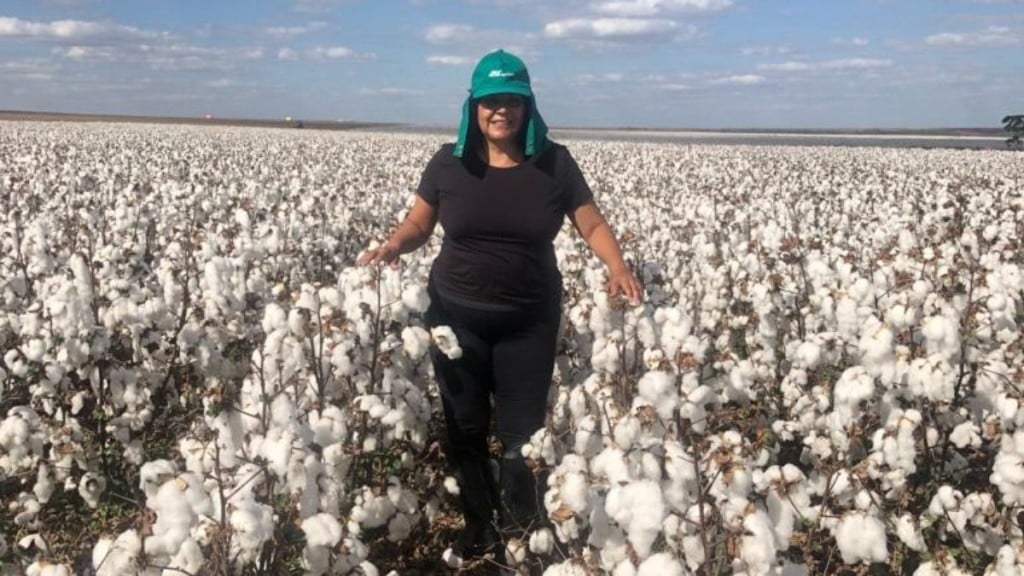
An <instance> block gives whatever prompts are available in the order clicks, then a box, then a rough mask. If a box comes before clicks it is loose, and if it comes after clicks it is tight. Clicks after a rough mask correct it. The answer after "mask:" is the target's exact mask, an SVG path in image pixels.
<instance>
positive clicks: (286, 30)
mask: <svg viewBox="0 0 1024 576" xmlns="http://www.w3.org/2000/svg"><path fill="white" fill-rule="evenodd" d="M306 32H309V29H308V28H306V27H305V26H272V27H270V28H267V34H269V35H271V36H274V37H275V38H290V37H292V36H302V35H303V34H305V33H306Z"/></svg>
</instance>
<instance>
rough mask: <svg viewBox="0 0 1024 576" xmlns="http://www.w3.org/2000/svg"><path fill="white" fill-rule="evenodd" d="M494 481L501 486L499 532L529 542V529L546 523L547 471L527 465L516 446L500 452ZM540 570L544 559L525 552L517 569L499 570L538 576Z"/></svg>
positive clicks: (502, 573)
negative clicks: (525, 556)
mask: <svg viewBox="0 0 1024 576" xmlns="http://www.w3.org/2000/svg"><path fill="white" fill-rule="evenodd" d="M498 484H499V488H500V490H501V505H500V507H499V516H500V526H501V535H502V537H503V538H504V539H505V540H506V541H508V540H509V539H511V538H518V539H520V540H522V543H523V545H524V546H529V541H530V533H531V532H533V531H534V530H537V529H538V528H540V527H542V526H549V527H550V524H549V522H548V521H547V517H546V515H545V514H544V513H543V512H544V492H545V490H546V489H547V474H546V473H545V472H538V471H535V470H533V469H531V468H530V466H529V465H527V462H526V460H525V459H524V458H523V456H522V452H521V451H520V449H519V448H513V449H509V450H506V451H505V453H504V454H502V458H501V473H500V475H499V480H498ZM543 571H544V563H543V562H542V561H541V559H540V558H536V557H530V554H527V561H526V563H525V564H524V565H523V566H520V567H519V571H518V572H516V571H513V570H505V571H502V572H501V573H500V574H501V575H502V576H506V575H507V576H512V575H516V574H519V575H529V576H534V575H538V576H539V575H540V574H542V573H543Z"/></svg>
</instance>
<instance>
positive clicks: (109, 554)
mask: <svg viewBox="0 0 1024 576" xmlns="http://www.w3.org/2000/svg"><path fill="white" fill-rule="evenodd" d="M141 551H142V541H141V540H140V539H139V534H138V532H136V531H135V530H127V531H125V532H122V533H121V534H120V535H118V536H117V538H116V539H113V540H111V539H110V538H106V537H104V538H100V539H99V541H98V542H96V545H95V546H94V547H93V549H92V567H93V568H94V569H96V576H121V575H123V574H133V573H136V572H137V570H138V560H139V553H140V552H141Z"/></svg>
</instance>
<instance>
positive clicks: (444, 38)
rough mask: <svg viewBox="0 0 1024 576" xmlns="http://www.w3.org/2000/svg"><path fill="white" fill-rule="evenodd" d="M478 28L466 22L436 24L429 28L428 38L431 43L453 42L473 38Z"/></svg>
mask: <svg viewBox="0 0 1024 576" xmlns="http://www.w3.org/2000/svg"><path fill="white" fill-rule="evenodd" d="M475 33H476V29H475V28H473V27H472V26H469V25H466V24H436V25H434V26H431V27H430V28H428V29H427V34H426V39H427V42H430V43H431V44H453V43H457V42H463V41H465V40H467V39H469V38H472V37H473V36H474V35H475Z"/></svg>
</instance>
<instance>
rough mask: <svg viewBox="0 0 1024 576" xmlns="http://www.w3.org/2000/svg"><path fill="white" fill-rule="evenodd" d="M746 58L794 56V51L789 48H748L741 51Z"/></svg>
mask: <svg viewBox="0 0 1024 576" xmlns="http://www.w3.org/2000/svg"><path fill="white" fill-rule="evenodd" d="M740 53H741V54H743V55H744V56H773V55H778V56H785V55H786V54H792V53H793V49H792V48H790V47H789V46H748V47H746V48H743V49H742V50H740Z"/></svg>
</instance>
